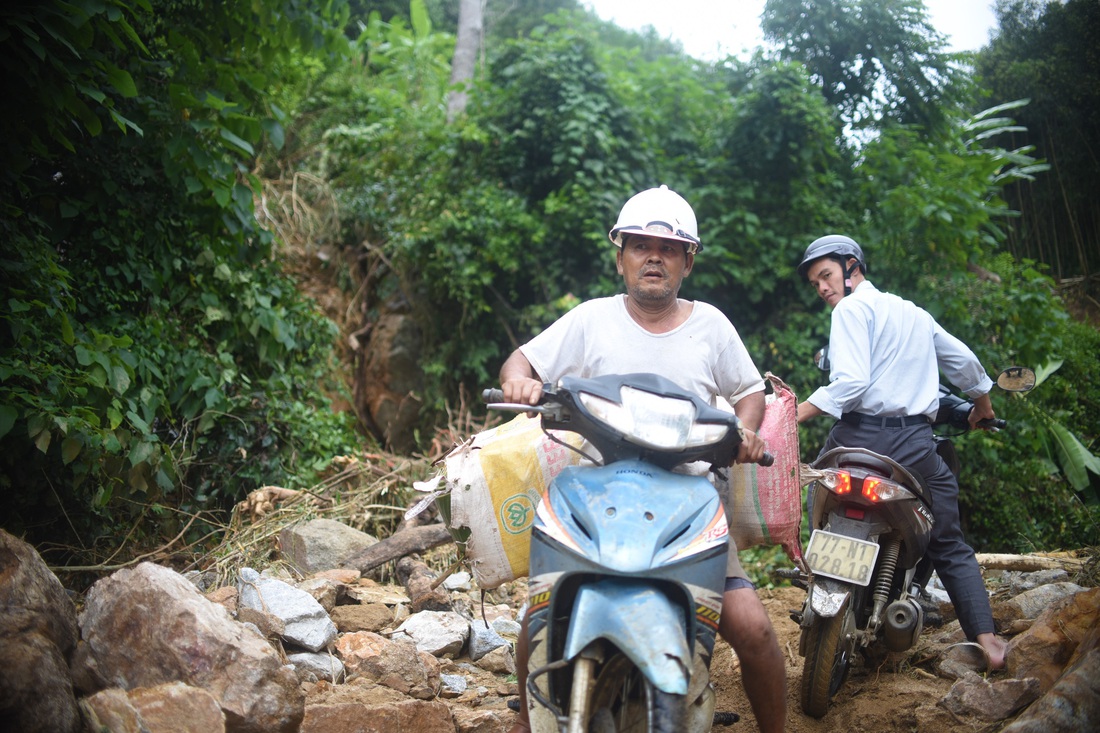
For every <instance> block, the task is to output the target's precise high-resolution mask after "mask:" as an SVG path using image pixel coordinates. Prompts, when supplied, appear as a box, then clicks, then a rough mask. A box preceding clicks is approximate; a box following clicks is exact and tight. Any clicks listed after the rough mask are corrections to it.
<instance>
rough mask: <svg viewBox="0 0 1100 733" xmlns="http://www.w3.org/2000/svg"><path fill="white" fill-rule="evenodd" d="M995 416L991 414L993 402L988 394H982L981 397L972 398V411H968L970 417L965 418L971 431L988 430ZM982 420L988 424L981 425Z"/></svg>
mask: <svg viewBox="0 0 1100 733" xmlns="http://www.w3.org/2000/svg"><path fill="white" fill-rule="evenodd" d="M995 417H996V415H995V414H994V412H993V402H992V401H991V400H990V399H989V395H988V394H984V395H982V396H981V397H976V398H974V409H972V410H971V411H970V415H969V416H967V421H968V422H969V423H970V429H971V430H979V429H981V430H989V429H991V428H992V426H993V425H994V423H993V422H992V421H993V419H994V418H995ZM983 420H989V421H990V422H988V423H985V424H982V421H983Z"/></svg>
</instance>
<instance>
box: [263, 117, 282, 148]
mask: <svg viewBox="0 0 1100 733" xmlns="http://www.w3.org/2000/svg"><path fill="white" fill-rule="evenodd" d="M260 124H261V125H262V126H263V128H264V132H266V133H267V138H268V140H270V141H271V144H272V145H274V146H275V149H276V150H282V149H283V145H285V144H286V131H285V130H284V129H283V126H282V125H280V124H279V123H278V122H277V121H276V120H264V121H263V122H262V123H260Z"/></svg>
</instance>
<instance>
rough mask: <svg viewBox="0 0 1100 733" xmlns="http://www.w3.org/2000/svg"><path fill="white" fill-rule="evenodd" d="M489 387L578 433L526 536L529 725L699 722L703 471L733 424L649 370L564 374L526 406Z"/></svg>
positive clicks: (700, 728)
mask: <svg viewBox="0 0 1100 733" xmlns="http://www.w3.org/2000/svg"><path fill="white" fill-rule="evenodd" d="M484 397H485V399H486V401H487V402H490V403H491V404H489V407H490V408H491V409H497V410H505V411H511V412H535V413H538V414H539V415H541V419H542V427H543V429H544V430H567V431H572V432H575V433H578V434H579V435H581V436H582V437H584V438H585V440H586V443H585V446H584V447H582V449H581V450H582V451H583V452H584V454H585V458H586V459H587V460H585V461H582V463H581V464H580V465H576V466H570V467H567V468H565V469H564V470H563V471H562V472H561V473H560V474H559V475H558V476H557V477H556V478H555V479H554V480H553V481H552V482H551V483H550V484H549V486H548V487H547V490H546V492H545V494H544V495H543V496H542V499H541V501H540V503H539V506H538V509H537V512H536V519H535V522H534V525H533V528H532V533H531V559H530V575H529V582H528V603H529V611H528V648H529V659H528V666H527V703H528V713H529V717H530V722H531V727H532V731H533V732H534V733H550V732H553V733H561V732H566V733H596V732H598V733H604V732H608V733H611V732H621V731H649V732H651V733H658V732H660V733H703V732H705V731H709V730H710V729H711V726H712V724H713V723H714V722H715V714H714V707H715V696H714V691H713V688H712V685H711V684H710V676H709V669H710V660H711V654H712V653H713V650H714V641H715V634H716V633H717V631H718V619H719V614H720V612H721V607H722V593H723V586H724V583H725V571H726V555H727V552H728V549H727V548H728V534H729V531H728V527H727V524H726V513H725V510H724V508H723V506H722V502H721V500H720V499H719V497H718V494H717V492H716V491H715V489H714V486H713V485H712V484H711V483H710V481H708V480H707V478H706V475H705V474H706V473H707V472H708V471H720V470H722V469H723V468H724V467H726V466H729V465H730V464H731V463H732V461H733V459H734V457H735V456H736V455H737V451H738V447H739V445H740V444H741V439H742V438H741V433H740V427H741V425H740V421H739V420H738V419H737V417H736V416H735V415H733V414H731V413H729V412H726V411H724V410H719V409H717V408H714V407H711V406H710V405H708V404H706V403H705V402H703V401H702V400H700V399H699V398H698V397H696V396H694V395H691V394H689V393H687V392H685V391H684V390H682V389H681V388H680V387H678V386H677V385H675V384H674V383H673V382H671V381H669V380H667V379H664V378H661V377H658V376H655V375H651V374H631V375H608V376H603V377H597V378H592V379H581V378H571V377H566V378H564V379H562V380H561V382H560V383H559V384H558V385H546V386H545V388H544V395H543V399H542V401H541V403H540V404H539V405H538V406H535V407H532V406H531V405H521V404H507V403H502V402H499V400H502V399H503V395H502V394H501V393H500V391H499V390H486V392H485V395H484ZM548 434H550V435H552V434H551V433H548ZM570 450H575V449H574V448H572V447H570ZM770 459H771V456H769V455H765V459H764V461H763V462H764V463H765V465H766V464H767V463H770ZM674 469H676V470H674ZM693 469H694V470H693ZM723 715H724V716H725V717H722V716H723ZM736 719H737V716H736V715H733V714H719V721H720V722H725V723H728V722H732V721H734V720H736Z"/></svg>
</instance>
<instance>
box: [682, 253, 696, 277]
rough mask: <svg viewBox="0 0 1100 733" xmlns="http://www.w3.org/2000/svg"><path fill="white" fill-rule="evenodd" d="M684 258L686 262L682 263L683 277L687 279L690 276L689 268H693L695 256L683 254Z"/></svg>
mask: <svg viewBox="0 0 1100 733" xmlns="http://www.w3.org/2000/svg"><path fill="white" fill-rule="evenodd" d="M684 256H685V257H687V260H686V261H685V262H684V277H687V276H688V275H689V274H691V268H692V267H694V266H695V255H693V254H687V253H686V252H685V253H684Z"/></svg>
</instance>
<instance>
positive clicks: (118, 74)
mask: <svg viewBox="0 0 1100 733" xmlns="http://www.w3.org/2000/svg"><path fill="white" fill-rule="evenodd" d="M107 79H108V80H109V81H110V82H111V86H113V87H114V88H115V89H116V90H117V91H118V93H119V94H121V95H122V96H123V97H126V98H127V99H129V98H132V97H136V96H137V94H138V90H137V85H136V84H134V78H133V77H132V76H130V72H129V71H126V69H120V68H118V67H117V66H111V67H109V68H108V69H107Z"/></svg>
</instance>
